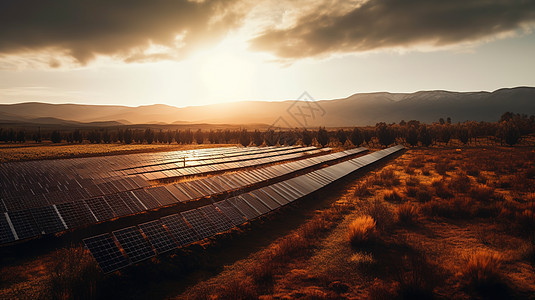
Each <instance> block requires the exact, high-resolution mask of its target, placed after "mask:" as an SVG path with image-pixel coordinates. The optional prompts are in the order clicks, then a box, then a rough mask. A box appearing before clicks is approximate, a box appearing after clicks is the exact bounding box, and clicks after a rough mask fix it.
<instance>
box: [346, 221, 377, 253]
mask: <svg viewBox="0 0 535 300" xmlns="http://www.w3.org/2000/svg"><path fill="white" fill-rule="evenodd" d="M376 236H377V230H376V228H375V220H374V219H373V218H372V217H370V216H361V217H358V218H357V219H355V220H354V221H353V222H351V224H349V229H348V234H347V237H348V239H349V242H350V243H351V245H352V246H354V247H356V246H361V245H364V244H366V243H368V242H371V241H373V240H374V239H375V238H376Z"/></svg>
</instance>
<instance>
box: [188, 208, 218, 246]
mask: <svg viewBox="0 0 535 300" xmlns="http://www.w3.org/2000/svg"><path fill="white" fill-rule="evenodd" d="M181 215H182V216H183V217H184V219H186V221H187V222H188V223H189V224H190V225H191V227H193V230H195V232H196V233H197V235H198V236H199V237H201V239H205V238H207V237H211V236H213V235H216V234H217V233H218V231H217V230H216V228H215V227H214V225H213V224H212V223H211V222H210V220H208V218H207V217H206V216H205V215H204V214H202V213H201V211H199V210H197V209H192V210H188V211H185V212H182V213H181Z"/></svg>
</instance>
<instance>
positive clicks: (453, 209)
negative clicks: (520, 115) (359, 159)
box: [176, 147, 535, 299]
mask: <svg viewBox="0 0 535 300" xmlns="http://www.w3.org/2000/svg"><path fill="white" fill-rule="evenodd" d="M534 157H535V152H534V151H533V149H530V148H507V147H503V148H502V147H493V148H490V149H487V148H472V149H436V148H435V149H411V150H408V151H407V152H406V153H405V154H403V155H402V156H401V157H398V158H396V159H394V160H393V161H391V162H390V163H388V164H387V165H386V166H384V167H383V168H380V169H377V170H376V171H373V172H370V173H368V174H366V175H364V176H360V177H358V178H357V179H355V180H354V181H353V182H352V183H350V184H348V185H346V186H345V187H343V188H344V190H343V192H342V194H341V195H340V196H336V197H335V198H336V199H333V201H332V204H331V207H329V208H326V209H323V210H319V211H317V212H316V215H315V216H314V217H311V218H310V219H309V220H308V221H306V222H304V223H303V224H302V225H301V226H300V227H299V228H298V229H296V230H294V231H293V232H291V233H289V234H288V235H285V236H283V237H281V238H279V239H278V240H276V241H274V242H273V243H272V244H270V245H269V246H267V247H266V248H265V249H262V250H261V251H258V252H257V253H254V254H252V255H251V256H250V257H249V258H247V259H245V260H242V261H238V262H236V263H234V264H232V265H230V266H228V267H227V268H226V270H225V271H223V272H222V273H221V274H220V275H218V276H216V277H214V278H211V279H209V280H206V281H201V282H199V283H198V284H197V285H196V286H194V287H192V288H189V289H188V290H187V291H186V292H185V293H182V294H179V295H176V298H205V297H206V298H220V299H226V298H228V297H229V295H235V296H237V297H236V298H247V297H248V296H249V297H251V298H256V297H261V298H264V299H294V298H303V299H311V298H313V299H339V298H347V299H355V298H372V299H392V298H401V299H403V298H405V299H414V298H442V299H452V298H456V299H470V298H483V299H485V298H496V299H502V298H519V299H525V298H528V299H530V298H531V299H533V298H535V296H534V295H535V269H534V264H533V263H534V260H533V258H534V256H533V255H534V253H533V250H534V248H533V230H534V229H533V225H534V223H533V221H534V219H533V209H534V202H533V201H534V200H535V199H534V193H533V192H534V186H535V185H534V183H535V182H534V175H535V174H534V165H533V164H534V161H535V159H534ZM334 207H342V209H338V210H337V211H336V212H335V215H336V216H332V215H331V214H332V210H333V208H334ZM401 207H405V209H406V208H407V207H409V208H413V212H412V213H409V216H408V217H403V216H401V217H400V214H403V213H400V208H401ZM401 209H402V208H401ZM327 210H331V212H327ZM326 215H328V217H329V218H328V219H329V220H328V221H327V223H329V224H327V225H325V226H324V227H323V228H320V229H318V230H317V231H318V232H317V233H316V234H313V235H311V236H310V237H304V238H293V241H294V242H297V243H298V244H299V246H296V247H300V248H303V249H298V250H296V249H291V247H288V246H287V245H286V240H287V239H288V238H289V237H291V236H296V235H297V236H299V235H300V236H303V235H304V234H303V232H304V228H305V227H307V226H309V227H310V223H313V222H316V221H317V220H316V218H320V219H325V216H326ZM362 215H371V216H372V217H374V218H375V221H376V227H377V228H376V229H377V236H376V237H375V239H374V240H373V241H372V240H370V241H368V242H366V243H364V244H360V245H357V246H352V245H351V244H350V242H349V240H348V227H349V224H350V223H351V222H352V221H353V220H355V219H356V218H358V217H359V216H362ZM407 219H408V220H407ZM333 220H334V221H333ZM287 248H289V249H287ZM281 249H283V250H281ZM284 251H288V253H282V254H281V253H280V252H284ZM274 253H275V254H274ZM486 254H489V255H494V254H495V257H496V260H497V263H496V264H494V265H493V264H492V262H491V263H489V264H490V267H489V269H490V270H487V271H488V273H491V274H490V275H488V277H489V278H490V279H488V280H487V279H486V278H485V277H484V276H479V277H478V278H476V279H473V278H471V275H470V272H469V270H467V268H469V264H470V261H471V260H474V259H475V258H477V257H479V256H485V255H486ZM283 255H287V257H284V258H280V257H279V256H283ZM274 256H275V258H274ZM485 267H486V266H482V267H481V268H483V270H482V271H481V270H479V271H481V272H483V273H484V271H485V269H484V268H485ZM487 267H488V266H487ZM258 270H262V272H264V273H268V274H267V275H266V274H261V275H262V276H259V275H258V274H257V273H258ZM494 274H495V275H496V279H495V280H493V279H492V276H491V275H494ZM483 275H485V274H483ZM485 276H486V275H485ZM487 281H488V282H487Z"/></svg>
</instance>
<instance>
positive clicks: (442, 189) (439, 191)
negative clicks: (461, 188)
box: [431, 180, 453, 199]
mask: <svg viewBox="0 0 535 300" xmlns="http://www.w3.org/2000/svg"><path fill="white" fill-rule="evenodd" d="M431 186H432V187H433V188H434V189H435V194H436V195H437V196H439V197H440V198H442V199H450V198H453V193H452V192H451V191H450V190H449V189H448V187H447V186H446V184H445V183H444V181H443V180H435V181H433V182H432V183H431Z"/></svg>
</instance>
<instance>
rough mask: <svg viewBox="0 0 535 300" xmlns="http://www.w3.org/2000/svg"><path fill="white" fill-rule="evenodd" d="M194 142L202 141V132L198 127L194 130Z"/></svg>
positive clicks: (199, 142)
mask: <svg viewBox="0 0 535 300" xmlns="http://www.w3.org/2000/svg"><path fill="white" fill-rule="evenodd" d="M195 142H196V143H197V144H199V145H200V144H202V143H204V133H203V132H202V130H201V129H198V130H197V131H196V132H195Z"/></svg>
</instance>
